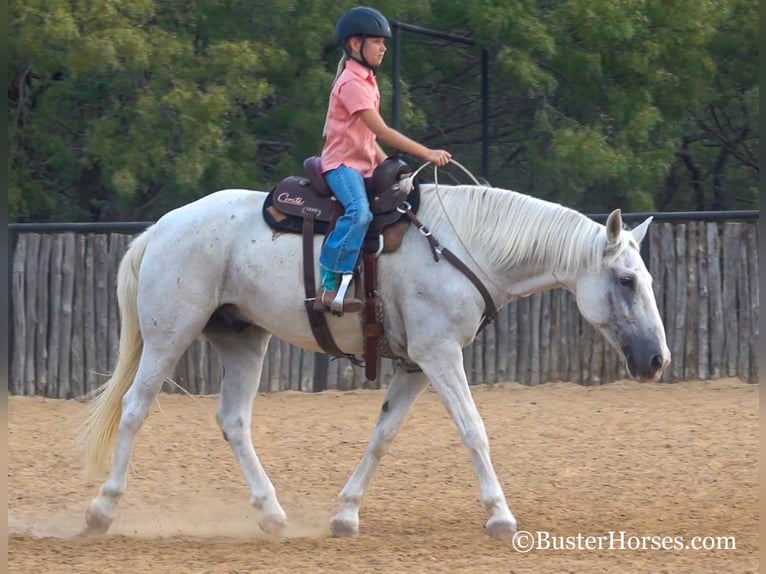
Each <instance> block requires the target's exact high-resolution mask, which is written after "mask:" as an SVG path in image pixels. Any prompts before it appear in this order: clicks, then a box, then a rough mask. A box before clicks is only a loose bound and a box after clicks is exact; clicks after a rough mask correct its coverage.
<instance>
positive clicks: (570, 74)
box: [8, 0, 759, 221]
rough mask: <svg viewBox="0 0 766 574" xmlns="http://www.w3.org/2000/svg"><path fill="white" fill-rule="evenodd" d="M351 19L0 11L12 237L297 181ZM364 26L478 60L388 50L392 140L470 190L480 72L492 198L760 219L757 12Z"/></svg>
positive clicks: (236, 8) (604, 13)
mask: <svg viewBox="0 0 766 574" xmlns="http://www.w3.org/2000/svg"><path fill="white" fill-rule="evenodd" d="M351 5H352V4H351V3H349V2H344V3H341V4H338V3H336V2H330V1H329V0H313V1H308V0H271V1H269V2H264V1H259V0H256V1H250V2H245V1H243V0H168V1H166V2H159V1H157V0H121V1H120V2H114V1H112V0H25V1H24V2H20V1H19V0H13V1H12V2H11V3H10V4H9V18H10V30H11V34H10V40H9V49H10V53H9V66H10V69H9V78H10V82H9V86H8V101H9V107H8V118H9V148H10V157H9V167H10V170H9V171H10V189H9V204H10V217H11V219H12V220H17V221H23V220H34V221H53V220H59V221H74V220H77V221H88V220H148V219H153V218H156V217H158V216H159V215H161V214H162V213H164V212H165V211H167V210H169V209H172V208H174V207H176V206H178V205H181V204H183V203H186V202H188V201H191V200H193V199H195V198H197V197H200V196H202V195H205V194H207V193H210V192H211V191H214V190H216V189H221V188H226V187H248V188H253V189H268V188H269V187H270V186H271V185H273V184H274V183H276V182H277V181H278V180H279V179H280V178H282V177H284V176H286V175H289V174H291V173H298V172H299V170H300V169H301V167H300V166H301V163H302V160H303V158H305V157H306V156H308V155H312V154H315V153H317V152H318V151H319V150H320V149H321V145H322V141H321V129H322V125H323V121H324V115H325V111H326V105H327V97H328V91H329V87H330V84H331V82H332V78H333V76H334V73H335V65H336V63H337V60H338V58H339V56H340V52H339V50H338V48H337V47H336V46H334V43H333V29H334V22H335V20H336V19H337V18H338V16H339V15H340V14H341V13H342V12H343V11H344V10H345V9H347V8H348V7H349V6H351ZM376 7H377V8H379V9H380V10H381V11H383V12H384V13H385V14H386V15H387V16H388V17H389V18H390V19H391V20H398V21H402V22H408V23H412V24H417V25H420V26H423V27H428V28H432V29H436V30H441V31H444V32H449V33H452V34H458V35H463V36H468V37H470V38H472V39H473V40H474V41H475V43H476V44H475V46H464V45H459V44H450V43H448V42H446V41H444V40H435V39H432V38H426V37H422V36H416V35H412V34H409V33H405V32H403V33H402V35H401V38H402V48H401V55H402V61H401V70H402V77H401V84H400V93H401V107H400V115H399V121H400V126H401V129H402V131H404V132H405V133H407V134H408V135H410V136H412V137H415V138H416V139H419V140H420V141H422V142H423V143H425V144H426V145H430V146H439V147H446V148H447V149H450V150H451V151H452V152H453V154H454V155H455V157H456V159H458V160H459V161H460V162H461V163H463V164H465V165H467V166H469V167H470V168H471V169H472V170H473V171H474V172H476V173H478V171H479V169H480V165H481V137H482V134H481V121H480V120H481V102H480V98H479V92H480V81H481V80H480V70H481V65H480V56H481V50H482V49H484V50H486V51H487V52H488V54H489V62H490V65H489V67H490V91H491V96H490V106H489V112H490V124H489V131H490V134H489V135H490V137H489V152H490V153H489V165H488V172H487V174H486V175H487V177H488V179H489V180H490V181H491V182H492V183H493V184H495V185H499V186H502V187H508V188H511V189H517V190H519V191H523V192H525V193H530V194H533V195H537V196H539V197H543V198H546V199H552V200H555V201H559V202H561V203H564V204H566V205H571V206H573V207H576V208H579V209H583V210H587V211H600V210H606V209H610V208H613V207H622V208H623V209H625V210H654V209H662V210H676V209H729V208H748V207H754V206H755V205H756V202H757V198H758V192H757V180H758V159H757V158H758V147H759V139H758V48H757V37H758V5H757V3H756V2H755V0H731V1H724V0H547V1H541V0H461V1H460V2H449V3H444V2H439V3H437V2H434V1H433V0H411V1H409V2H404V1H402V0H387V1H381V2H379V3H377V4H376ZM389 46H390V47H391V44H390V45H389ZM391 60H392V57H391V54H389V56H388V57H387V59H386V62H385V63H384V65H383V66H382V69H381V71H380V74H379V82H380V85H381V91H382V92H383V110H382V111H383V114H384V117H387V118H388V119H389V120H390V119H391V103H390V102H391V94H392V90H393V86H392V84H391V65H392V61H391ZM391 151H394V150H391ZM416 161H417V160H415V159H413V164H415V163H416Z"/></svg>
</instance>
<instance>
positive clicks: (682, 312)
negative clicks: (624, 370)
mask: <svg viewBox="0 0 766 574" xmlns="http://www.w3.org/2000/svg"><path fill="white" fill-rule="evenodd" d="M675 235H676V236H675V255H676V257H675V259H676V266H675V275H676V279H675V284H676V292H675V296H676V297H675V301H674V303H673V308H674V313H673V314H674V322H673V331H672V333H673V337H672V339H671V346H670V352H671V353H673V357H675V358H674V359H673V362H672V363H671V364H670V369H671V377H672V378H673V380H674V381H680V380H682V379H683V378H684V368H685V362H686V356H685V353H684V352H685V339H686V284H687V277H686V273H687V270H686V265H684V264H683V263H684V260H685V258H686V224H684V223H681V224H679V225H677V226H676V234H675Z"/></svg>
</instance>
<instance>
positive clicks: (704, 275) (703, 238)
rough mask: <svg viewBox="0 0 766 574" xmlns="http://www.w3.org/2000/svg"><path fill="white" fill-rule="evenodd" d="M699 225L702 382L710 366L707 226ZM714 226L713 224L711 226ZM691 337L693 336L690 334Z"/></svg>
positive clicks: (699, 373) (699, 372) (699, 361)
mask: <svg viewBox="0 0 766 574" xmlns="http://www.w3.org/2000/svg"><path fill="white" fill-rule="evenodd" d="M709 225H711V224H709V223H708V224H705V223H701V224H700V225H699V228H698V240H697V275H698V278H699V280H698V281H697V299H698V300H697V321H698V329H697V349H698V353H697V378H698V379H700V380H701V381H704V380H706V379H707V378H708V376H709V373H710V371H709V365H710V345H709V340H710V290H709V282H708V253H707V236H708V229H707V228H708V226H709ZM713 225H714V224H713ZM692 336H693V334H692Z"/></svg>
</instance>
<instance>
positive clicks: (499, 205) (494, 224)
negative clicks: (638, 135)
mask: <svg viewBox="0 0 766 574" xmlns="http://www.w3.org/2000/svg"><path fill="white" fill-rule="evenodd" d="M421 194H422V198H423V201H422V203H421V207H420V211H419V213H418V218H419V219H420V220H421V221H422V222H423V223H424V224H425V225H426V226H427V227H429V228H430V229H431V231H433V232H435V235H436V237H439V234H438V232H439V231H440V230H448V229H451V228H452V227H453V226H454V231H455V232H456V233H457V235H458V237H459V238H460V241H461V242H462V243H463V244H464V245H465V247H466V248H467V249H469V250H470V251H474V249H476V250H478V251H479V252H481V253H483V254H484V255H485V256H486V257H487V260H488V263H490V264H491V265H493V266H498V267H501V268H507V267H508V266H511V265H537V266H540V267H546V268H549V269H559V270H561V271H567V272H576V271H578V270H580V269H592V268H595V267H596V266H598V265H599V264H600V263H601V262H602V261H603V258H604V255H605V248H606V234H605V233H604V232H603V230H604V226H603V225H600V224H598V223H596V222H595V221H593V220H591V219H589V218H588V217H587V216H585V215H583V214H581V213H579V212H577V211H575V210H573V209H570V208H568V207H564V206H561V205H559V204H557V203H551V202H548V201H544V200H541V199H538V198H535V197H531V196H528V195H524V194H521V193H517V192H515V191H509V190H505V189H498V188H493V187H483V186H476V185H458V186H451V185H442V184H439V185H438V188H437V186H436V185H434V184H421ZM629 237H630V235H629V234H622V239H621V240H620V243H619V244H618V246H617V248H616V249H615V250H614V251H612V250H610V253H609V255H610V256H614V257H616V256H617V255H619V253H621V252H622V251H623V249H625V247H627V245H628V238H629ZM472 246H473V248H474V249H472Z"/></svg>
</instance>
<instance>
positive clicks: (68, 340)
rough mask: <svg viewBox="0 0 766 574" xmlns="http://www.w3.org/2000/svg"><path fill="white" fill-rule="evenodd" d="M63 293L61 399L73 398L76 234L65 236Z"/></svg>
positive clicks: (60, 358) (60, 369) (58, 395)
mask: <svg viewBox="0 0 766 574" xmlns="http://www.w3.org/2000/svg"><path fill="white" fill-rule="evenodd" d="M62 240H63V254H62V258H63V263H62V267H63V269H62V271H63V278H62V287H61V289H62V291H61V335H60V341H61V353H60V357H59V381H58V394H57V397H58V398H60V399H68V398H72V397H73V396H74V394H73V393H72V377H71V368H70V365H71V364H72V323H73V311H74V283H75V274H76V270H77V265H76V259H77V257H76V253H75V250H76V245H77V243H76V238H75V234H74V233H66V234H64V235H63V239H62Z"/></svg>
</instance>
